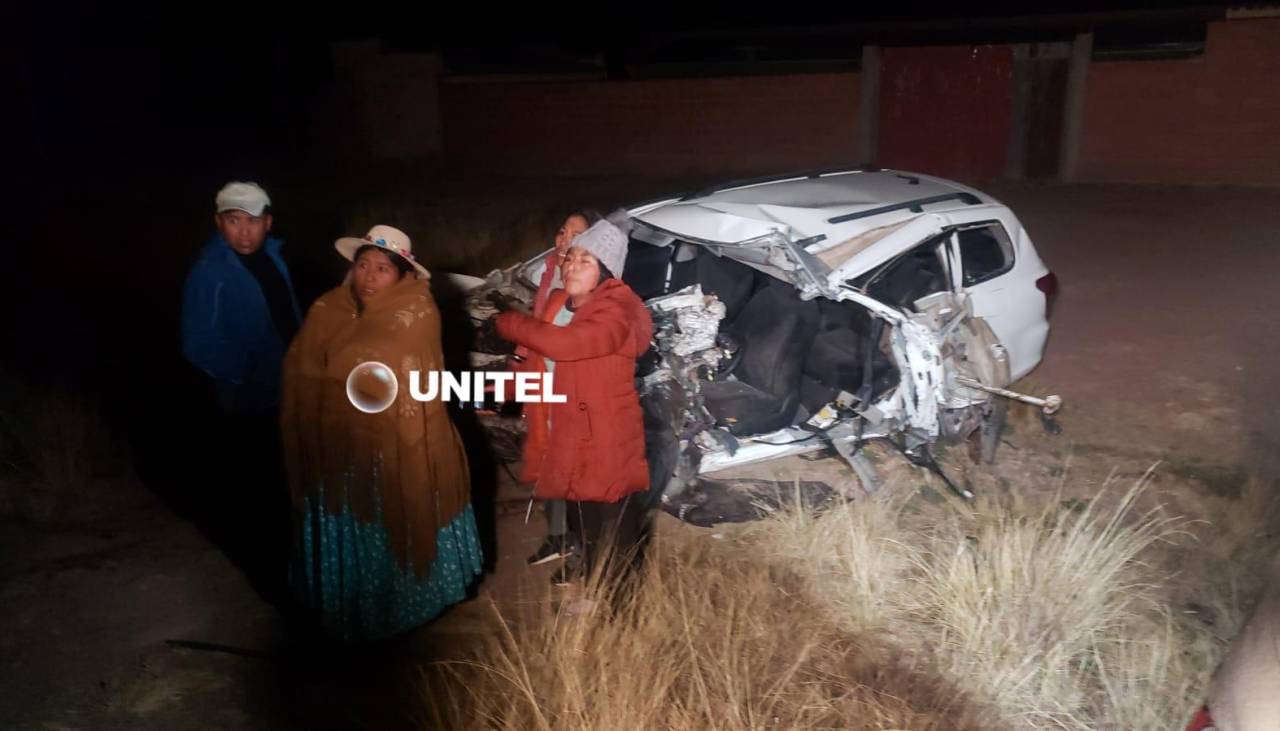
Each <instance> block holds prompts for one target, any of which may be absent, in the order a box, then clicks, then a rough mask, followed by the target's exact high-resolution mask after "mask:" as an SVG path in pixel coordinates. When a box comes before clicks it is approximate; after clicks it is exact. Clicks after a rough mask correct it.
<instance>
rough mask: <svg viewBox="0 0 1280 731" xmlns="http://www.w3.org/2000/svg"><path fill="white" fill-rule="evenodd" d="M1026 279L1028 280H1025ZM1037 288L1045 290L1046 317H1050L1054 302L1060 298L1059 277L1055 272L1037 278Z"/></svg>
mask: <svg viewBox="0 0 1280 731" xmlns="http://www.w3.org/2000/svg"><path fill="white" fill-rule="evenodd" d="M1023 281H1026V280H1023ZM1036 289H1038V290H1040V291H1041V292H1044V317H1045V319H1046V320H1047V319H1049V315H1051V314H1052V313H1053V302H1054V300H1056V299H1058V277H1057V275H1056V274H1054V273H1053V272H1049V273H1048V274H1046V275H1044V276H1043V277H1040V278H1039V279H1037V280H1036Z"/></svg>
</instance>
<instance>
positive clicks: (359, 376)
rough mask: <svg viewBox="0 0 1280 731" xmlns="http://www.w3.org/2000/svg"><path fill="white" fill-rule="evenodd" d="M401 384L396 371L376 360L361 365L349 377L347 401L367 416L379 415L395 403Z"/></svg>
mask: <svg viewBox="0 0 1280 731" xmlns="http://www.w3.org/2000/svg"><path fill="white" fill-rule="evenodd" d="M399 392H400V382H399V381H397V380H396V374H395V371H392V370H391V369H390V368H388V367H387V365H386V364H385V363H379V362H378V361H376V360H371V361H367V362H365V363H361V364H360V365H358V366H356V367H355V368H352V369H351V374H350V375H348V376H347V399H349V400H350V401H351V405H352V406H354V407H356V408H357V409H359V410H361V411H363V412H364V413H366V414H379V413H382V412H383V411H386V410H387V409H388V408H390V407H391V404H393V403H395V400H396V394H398V393H399Z"/></svg>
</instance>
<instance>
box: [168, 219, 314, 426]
mask: <svg viewBox="0 0 1280 731" xmlns="http://www.w3.org/2000/svg"><path fill="white" fill-rule="evenodd" d="M281 246H283V242H281V241H280V240H279V239H274V238H268V239H267V240H266V241H265V242H264V243H263V250H264V251H265V252H266V254H267V256H268V257H270V259H271V261H272V262H273V263H274V264H275V265H276V267H277V268H279V269H280V273H281V274H282V275H283V276H284V281H285V284H286V285H287V286H288V288H289V300H290V302H291V303H292V304H293V311H294V315H295V316H296V317H297V318H298V322H301V321H302V310H301V309H300V308H299V307H298V297H297V295H296V294H295V293H294V290H293V280H292V279H290V277H289V269H288V267H286V266H285V263H284V259H282V258H281V257H280V247H281ZM286 347H288V343H284V342H281V340H280V335H279V333H278V332H277V331H276V327H275V324H274V323H273V322H272V321H271V311H270V309H269V308H268V306H267V298H266V297H265V296H264V295H263V294H262V287H261V286H259V285H258V280H257V278H255V277H254V276H253V273H252V272H250V271H249V269H248V267H246V266H245V265H244V263H242V262H241V261H240V256H239V255H238V254H236V252H235V250H234V249H232V248H231V246H230V245H229V244H228V243H227V242H226V240H225V239H223V238H222V235H221V234H216V233H215V234H214V235H213V236H212V237H211V238H210V239H209V241H208V242H207V243H206V244H205V245H204V248H203V249H202V250H201V252H200V257H199V258H198V259H197V260H196V263H195V265H194V266H193V267H192V268H191V272H190V273H189V274H188V275H187V282H186V286H185V288H184V290H183V298H182V354H183V355H184V356H186V358H187V360H189V361H191V363H192V364H193V365H195V366H196V367H197V368H199V369H200V370H202V371H204V372H205V373H207V374H208V375H209V376H210V377H211V378H213V380H214V382H215V384H216V386H217V392H218V401H219V403H220V404H221V406H222V408H223V409H224V410H225V411H228V412H237V413H243V412H253V411H258V412H261V411H269V410H273V409H275V408H276V406H277V404H278V403H279V401H280V367H281V363H282V361H283V360H284V352H285V348H286Z"/></svg>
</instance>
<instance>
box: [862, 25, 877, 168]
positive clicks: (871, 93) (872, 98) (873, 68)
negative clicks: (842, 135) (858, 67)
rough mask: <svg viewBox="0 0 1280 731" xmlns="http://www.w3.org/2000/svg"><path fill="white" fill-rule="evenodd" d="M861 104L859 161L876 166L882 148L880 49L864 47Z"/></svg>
mask: <svg viewBox="0 0 1280 731" xmlns="http://www.w3.org/2000/svg"><path fill="white" fill-rule="evenodd" d="M861 82H862V83H861V86H862V88H861V90H860V94H861V97H860V102H859V104H858V131H857V135H858V138H857V149H858V161H859V162H862V163H869V164H875V163H876V162H877V161H878V160H879V148H880V47H879V46H863V47H862V73H861Z"/></svg>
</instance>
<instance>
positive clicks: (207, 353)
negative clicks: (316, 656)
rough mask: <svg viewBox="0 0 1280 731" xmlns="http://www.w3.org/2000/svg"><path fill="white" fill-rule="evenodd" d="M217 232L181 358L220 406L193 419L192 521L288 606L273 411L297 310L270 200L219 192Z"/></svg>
mask: <svg viewBox="0 0 1280 731" xmlns="http://www.w3.org/2000/svg"><path fill="white" fill-rule="evenodd" d="M215 201H216V211H217V212H216V213H215V215H214V217H213V220H214V224H215V225H216V226H217V228H218V231H217V233H215V234H214V235H213V236H212V237H211V238H210V239H209V241H208V242H207V243H206V244H205V245H204V249H202V250H201V252H200V257H199V258H198V259H197V260H196V263H195V265H194V266H192V268H191V272H190V273H189V274H188V275H187V282H186V287H185V290H184V293H183V302H182V353H183V355H184V356H185V357H186V359H187V360H188V361H190V362H191V363H192V364H193V365H194V366H195V367H196V368H198V369H199V370H200V371H202V372H203V373H204V374H205V375H207V376H208V377H209V378H210V379H211V381H212V384H213V386H214V391H215V392H216V395H217V399H216V401H217V403H216V405H214V404H208V405H209V406H210V407H212V409H213V411H211V412H210V413H207V414H200V415H194V414H193V416H194V417H195V418H194V419H193V420H192V423H193V427H194V429H193V433H196V434H199V440H198V443H199V446H198V447H196V450H197V451H196V452H195V453H192V454H191V455H190V458H191V459H192V460H193V461H194V462H193V463H194V464H199V465H202V466H201V467H200V468H199V469H198V470H196V471H195V472H194V473H192V475H191V479H192V488H194V489H193V490H192V492H193V493H194V495H193V498H194V499H196V500H197V501H199V502H200V503H201V504H202V505H203V508H202V509H201V510H200V511H199V512H198V518H197V519H198V520H200V521H201V522H202V525H203V527H205V529H206V530H208V531H209V533H210V536H211V538H213V540H214V542H215V543H218V544H219V545H220V546H221V548H222V549H223V550H224V551H225V552H226V553H227V556H228V557H229V558H230V559H231V560H232V562H233V563H235V564H236V565H238V566H239V567H240V568H241V570H243V571H244V572H245V574H246V576H247V577H248V579H249V581H250V583H252V584H253V585H254V587H255V588H256V589H257V590H258V591H259V592H260V593H262V595H263V596H264V597H266V598H267V599H268V600H270V601H272V602H273V603H276V604H277V605H280V606H282V607H284V606H285V604H284V603H285V602H287V599H285V597H286V596H287V594H286V591H285V577H286V569H285V563H286V560H287V558H286V557H287V555H288V541H289V519H288V514H289V507H288V498H287V489H286V487H285V480H284V469H283V465H282V463H281V458H280V433H279V421H278V417H277V410H278V408H279V403H280V369H281V364H282V361H283V360H284V353H285V349H286V348H288V346H289V341H290V340H292V339H293V336H294V335H295V334H296V333H297V332H298V327H299V325H300V324H301V321H302V310H301V309H300V308H299V307H298V301H297V297H296V296H295V294H294V291H293V282H292V281H291V279H290V277H289V270H288V268H287V267H286V266H285V263H284V259H282V258H281V256H280V248H281V246H282V244H281V242H280V240H279V239H274V238H268V236H267V234H268V232H270V231H271V212H270V209H269V206H270V205H271V200H270V199H269V198H268V197H267V193H266V191H264V190H263V189H262V188H260V187H258V185H256V184H254V183H228V184H227V185H226V186H225V187H224V188H223V189H222V190H220V191H219V192H218V195H217V198H216V199H215Z"/></svg>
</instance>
